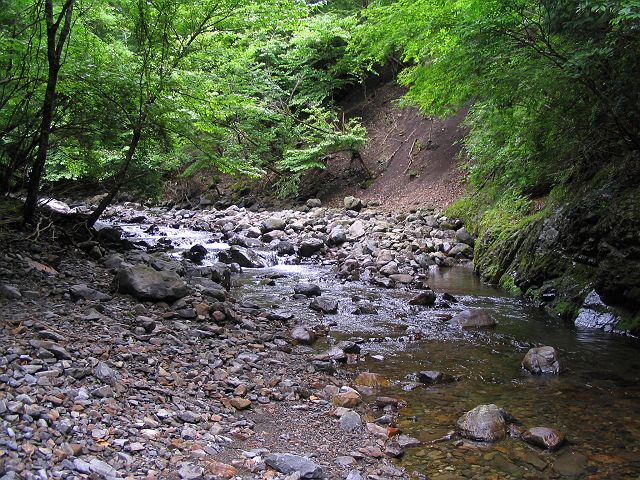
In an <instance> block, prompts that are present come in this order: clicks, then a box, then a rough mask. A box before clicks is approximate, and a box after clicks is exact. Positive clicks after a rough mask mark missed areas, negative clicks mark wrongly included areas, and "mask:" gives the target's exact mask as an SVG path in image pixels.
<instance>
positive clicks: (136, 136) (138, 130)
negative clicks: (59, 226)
mask: <svg viewBox="0 0 640 480" xmlns="http://www.w3.org/2000/svg"><path fill="white" fill-rule="evenodd" d="M142 128H143V125H142V123H140V124H138V125H137V126H136V127H135V128H134V129H133V135H132V136H131V142H130V143H129V150H128V151H127V155H126V156H125V159H124V163H123V164H122V166H121V167H120V170H118V173H117V174H116V177H115V182H116V183H115V184H114V185H113V187H111V190H109V193H108V194H107V196H106V197H104V198H103V199H102V200H101V201H100V203H99V204H98V206H97V207H96V209H95V210H94V211H93V212H91V214H90V215H89V218H87V227H89V228H91V227H93V226H94V225H95V223H96V222H97V221H98V219H99V218H100V215H102V214H103V213H104V211H105V210H106V208H107V207H108V206H109V204H110V203H111V202H112V201H113V199H114V198H116V195H117V194H118V192H119V191H120V189H121V188H122V185H123V184H124V181H125V178H126V176H127V172H128V171H129V166H130V165H131V161H132V160H133V156H134V155H135V153H136V149H137V148H138V144H139V143H140V138H141V137H142Z"/></svg>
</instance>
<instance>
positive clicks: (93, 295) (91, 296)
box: [69, 283, 111, 302]
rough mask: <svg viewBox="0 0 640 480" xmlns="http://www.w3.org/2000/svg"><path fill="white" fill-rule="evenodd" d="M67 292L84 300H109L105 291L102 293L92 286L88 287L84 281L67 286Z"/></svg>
mask: <svg viewBox="0 0 640 480" xmlns="http://www.w3.org/2000/svg"><path fill="white" fill-rule="evenodd" d="M69 293H71V295H73V296H74V297H76V298H83V299H85V300H91V301H96V302H106V301H108V300H111V297H110V296H109V295H107V294H106V293H102V292H100V291H98V290H96V289H94V288H90V287H88V286H87V285H85V284H84V283H80V284H78V285H73V286H72V287H71V288H69Z"/></svg>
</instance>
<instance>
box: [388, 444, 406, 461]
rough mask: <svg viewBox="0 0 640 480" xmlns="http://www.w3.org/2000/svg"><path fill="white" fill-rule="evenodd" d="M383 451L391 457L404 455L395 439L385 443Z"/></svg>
mask: <svg viewBox="0 0 640 480" xmlns="http://www.w3.org/2000/svg"><path fill="white" fill-rule="evenodd" d="M384 453H385V454H386V455H387V456H388V457H391V458H399V457H401V456H402V455H404V450H403V449H402V447H401V446H400V445H399V444H398V442H397V441H395V440H392V441H390V442H388V443H387V445H386V446H385V449H384Z"/></svg>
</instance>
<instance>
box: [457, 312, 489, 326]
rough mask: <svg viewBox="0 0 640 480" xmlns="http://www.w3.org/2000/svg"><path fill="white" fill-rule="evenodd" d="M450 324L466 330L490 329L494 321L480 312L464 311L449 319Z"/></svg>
mask: <svg viewBox="0 0 640 480" xmlns="http://www.w3.org/2000/svg"><path fill="white" fill-rule="evenodd" d="M451 323H452V324H454V325H458V326H459V327H461V328H463V329H466V328H491V327H495V326H496V321H495V320H494V319H493V318H491V317H490V316H489V315H487V314H486V313H485V312H483V311H482V310H464V311H462V312H460V313H459V314H457V315H455V316H454V317H453V318H452V319H451Z"/></svg>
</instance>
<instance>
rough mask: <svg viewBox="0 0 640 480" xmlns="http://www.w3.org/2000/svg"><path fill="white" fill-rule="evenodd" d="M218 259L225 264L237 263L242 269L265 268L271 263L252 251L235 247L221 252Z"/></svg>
mask: <svg viewBox="0 0 640 480" xmlns="http://www.w3.org/2000/svg"><path fill="white" fill-rule="evenodd" d="M218 258H219V259H220V261H221V262H223V263H237V264H238V265H240V266H241V267H242V268H265V267H268V266H269V262H268V261H266V260H265V259H264V258H262V257H261V256H260V255H258V254H257V253H256V252H254V251H253V250H251V249H248V248H244V247H236V246H233V247H231V248H230V249H229V250H227V251H224V252H220V253H219V254H218Z"/></svg>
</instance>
